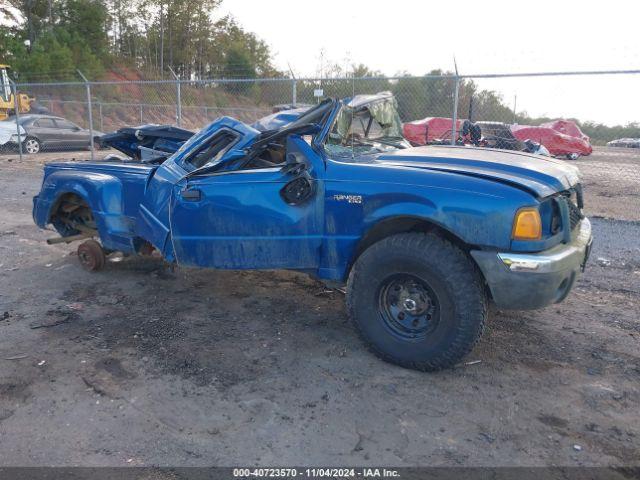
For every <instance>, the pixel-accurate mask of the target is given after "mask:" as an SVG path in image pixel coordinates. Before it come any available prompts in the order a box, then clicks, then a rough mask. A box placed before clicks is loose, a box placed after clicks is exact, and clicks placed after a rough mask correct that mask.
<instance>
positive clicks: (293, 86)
mask: <svg viewBox="0 0 640 480" xmlns="http://www.w3.org/2000/svg"><path fill="white" fill-rule="evenodd" d="M291 101H292V103H293V106H294V107H295V106H296V105H297V104H298V82H297V81H296V79H295V78H294V79H293V81H292V82H291Z"/></svg>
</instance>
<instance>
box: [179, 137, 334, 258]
mask: <svg viewBox="0 0 640 480" xmlns="http://www.w3.org/2000/svg"><path fill="white" fill-rule="evenodd" d="M287 158H288V159H289V164H288V165H287V166H284V167H283V166H282V165H278V166H273V167H267V168H264V166H260V167H257V168H252V167H251V166H250V165H249V166H247V167H246V168H241V169H238V170H233V171H222V172H218V173H209V174H207V173H204V174H202V175H194V176H191V177H187V178H186V179H183V180H182V181H180V182H178V183H177V184H176V185H175V187H174V192H173V195H172V205H171V207H170V224H171V238H172V242H173V248H174V251H175V256H176V260H177V261H178V263H181V264H185V265H197V266H201V267H214V268H232V269H254V268H268V269H271V268H274V269H275V268H291V269H313V268H317V267H318V262H319V258H320V255H319V249H320V245H321V235H322V233H323V232H322V230H323V215H324V214H323V211H324V208H323V207H324V203H323V198H324V196H323V182H322V179H321V177H322V175H323V171H324V169H323V166H324V163H323V160H322V158H321V157H320V156H319V155H318V154H317V153H315V152H314V151H313V150H312V148H311V147H310V146H309V145H308V144H307V143H306V142H305V141H304V140H303V139H302V138H300V137H291V138H289V139H288V141H287ZM303 164H304V166H303ZM296 165H298V166H296Z"/></svg>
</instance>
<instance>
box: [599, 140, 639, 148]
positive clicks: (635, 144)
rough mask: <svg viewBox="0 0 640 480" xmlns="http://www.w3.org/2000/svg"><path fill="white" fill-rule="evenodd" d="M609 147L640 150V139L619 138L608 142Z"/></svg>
mask: <svg viewBox="0 0 640 480" xmlns="http://www.w3.org/2000/svg"><path fill="white" fill-rule="evenodd" d="M607 147H622V148H640V138H618V139H617V140H611V141H610V142H607Z"/></svg>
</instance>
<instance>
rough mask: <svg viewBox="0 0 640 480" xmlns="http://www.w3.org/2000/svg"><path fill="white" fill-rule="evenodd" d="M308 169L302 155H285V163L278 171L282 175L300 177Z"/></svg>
mask: <svg viewBox="0 0 640 480" xmlns="http://www.w3.org/2000/svg"><path fill="white" fill-rule="evenodd" d="M308 168H309V166H308V165H307V161H306V159H305V158H304V157H303V156H302V155H299V154H295V153H287V161H286V163H285V164H284V166H283V167H282V169H281V170H280V171H281V172H282V173H283V174H284V175H300V174H301V173H302V172H304V171H306V170H307V169H308Z"/></svg>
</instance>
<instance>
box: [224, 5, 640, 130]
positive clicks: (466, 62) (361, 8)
mask: <svg viewBox="0 0 640 480" xmlns="http://www.w3.org/2000/svg"><path fill="white" fill-rule="evenodd" d="M225 14H231V15H233V16H234V17H235V18H236V20H237V21H238V22H239V23H240V24H241V25H242V26H243V27H244V28H245V29H247V30H249V31H252V32H254V33H255V34H257V35H258V36H259V37H260V38H262V39H263V40H264V41H265V42H266V43H267V44H268V45H269V46H270V47H271V51H272V53H273V54H274V58H275V64H276V66H277V67H278V68H279V69H281V70H289V66H291V69H292V70H293V72H294V74H295V75H296V76H297V77H310V76H317V75H319V74H320V64H321V57H323V58H324V62H332V63H340V64H342V65H346V64H350V63H355V64H359V63H363V64H365V65H367V66H368V67H369V68H371V69H373V70H379V71H382V72H383V73H384V74H387V75H394V74H398V73H401V72H407V73H410V74H414V75H421V74H424V73H426V72H428V71H430V70H432V69H436V68H439V69H443V70H453V69H454V60H453V59H454V57H455V59H456V63H457V66H458V71H459V72H460V73H461V74H467V75H471V74H487V73H524V72H547V71H570V70H580V71H584V70H610V69H624V70H629V69H639V70H640V34H639V32H640V20H639V19H640V2H639V1H637V0H629V1H619V0H608V1H607V2H594V1H588V0H582V1H575V0H564V1H562V0H555V1H548V0H537V1H535V2H534V1H528V2H522V1H520V2H519V1H514V0H511V1H502V0H483V1H477V0H476V1H469V0H455V1H448V0H439V1H436V2H433V1H427V0H422V1H420V0H395V1H385V2H380V1H374V0H369V1H362V0H351V1H349V0H322V1H321V2H309V1H303V0H297V1H296V0H270V1H259V0H223V2H222V5H221V8H220V9H219V11H218V12H217V15H225ZM476 83H478V85H479V86H480V87H482V88H490V89H493V90H497V91H498V92H500V93H501V94H502V95H503V97H504V98H505V101H506V102H507V103H509V104H510V105H511V104H513V102H514V97H516V96H517V100H516V102H517V109H518V111H521V110H526V111H527V112H528V113H529V114H530V115H534V116H538V115H548V116H557V117H575V118H579V119H581V120H594V121H599V122H603V123H607V124H624V123H627V122H631V121H638V122H640V93H639V92H640V74H638V75H626V76H606V77H585V76H580V77H570V78H566V77H565V78H559V77H555V78H544V79H540V78H536V79H496V80H477V81H476Z"/></svg>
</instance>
